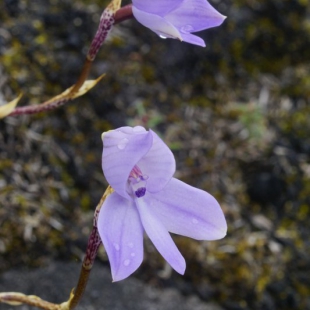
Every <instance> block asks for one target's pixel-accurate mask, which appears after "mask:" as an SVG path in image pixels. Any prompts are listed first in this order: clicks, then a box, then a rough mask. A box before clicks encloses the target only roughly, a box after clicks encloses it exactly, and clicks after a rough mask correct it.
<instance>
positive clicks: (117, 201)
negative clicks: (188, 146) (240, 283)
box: [97, 126, 227, 281]
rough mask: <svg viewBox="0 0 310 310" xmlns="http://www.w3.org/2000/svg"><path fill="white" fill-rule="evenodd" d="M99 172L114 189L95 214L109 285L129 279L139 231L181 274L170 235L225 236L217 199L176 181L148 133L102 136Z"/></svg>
mask: <svg viewBox="0 0 310 310" xmlns="http://www.w3.org/2000/svg"><path fill="white" fill-rule="evenodd" d="M102 168H103V172H104V175H105V177H106V179H107V181H108V182H109V184H110V185H111V187H112V188H113V189H114V192H113V193H112V194H111V195H109V196H108V197H107V198H106V200H105V202H104V203H103V205H102V207H101V209H100V211H99V216H98V222H97V224H98V231H99V234H100V237H101V240H102V243H103V245H104V247H105V249H106V252H107V254H108V257H109V260H110V265H111V269H112V277H113V281H120V280H122V279H125V278H127V277H128V276H129V275H131V274H132V273H133V272H134V271H135V270H136V269H137V268H138V267H139V266H140V264H141V263H142V260H143V232H144V231H145V232H146V234H147V235H148V237H149V238H150V239H151V240H152V242H153V244H154V245H155V247H156V248H157V250H158V251H159V252H160V253H161V255H162V256H163V257H164V258H165V259H166V261H167V262H168V263H169V264H170V265H171V267H172V268H173V269H175V270H176V271H177V272H178V273H180V274H184V272H185V267H186V265H185V260H184V258H183V256H182V255H181V253H180V252H179V250H178V249H177V247H176V245H175V243H174V242H173V240H172V238H171V236H170V234H169V232H171V233H175V234H179V235H183V236H187V237H190V238H193V239H197V240H216V239H221V238H223V237H224V236H225V235H226V230H227V225H226V221H225V218H224V215H223V212H222V210H221V208H220V206H219V204H218V203H217V201H216V200H215V199H214V198H213V197H212V196H211V195H210V194H208V193H207V192H204V191H202V190H199V189H197V188H194V187H191V186H189V185H187V184H185V183H183V182H181V181H179V180H177V179H175V178H172V176H173V174H174V172H175V159H174V156H173V154H172V152H171V151H170V149H169V148H168V147H167V145H166V144H165V143H164V142H163V141H162V140H161V139H160V138H159V137H158V135H157V134H156V133H154V132H153V131H152V130H150V131H146V130H145V129H144V128H143V127H141V126H137V127H134V128H132V127H121V128H119V129H116V130H112V131H108V132H106V133H104V134H103V154H102Z"/></svg>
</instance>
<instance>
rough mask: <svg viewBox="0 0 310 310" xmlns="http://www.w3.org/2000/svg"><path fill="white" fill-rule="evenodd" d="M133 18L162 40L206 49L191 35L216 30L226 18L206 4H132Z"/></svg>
mask: <svg viewBox="0 0 310 310" xmlns="http://www.w3.org/2000/svg"><path fill="white" fill-rule="evenodd" d="M132 3H133V6H132V12H133V15H134V17H135V18H136V19H137V20H138V22H140V23H141V24H142V25H143V26H145V27H147V28H150V29H151V30H153V31H154V32H156V33H157V34H158V35H159V36H160V37H162V38H173V39H179V40H181V41H185V42H188V43H191V44H195V45H200V46H203V47H205V46H206V45H205V42H204V40H202V39H201V38H200V37H197V36H195V35H193V34H192V32H197V31H201V30H204V29H208V28H212V27H216V26H219V25H221V24H222V22H223V21H224V19H225V18H226V17H225V16H223V15H222V14H220V13H219V12H218V11H216V10H215V9H214V8H213V7H212V6H211V5H210V4H209V3H208V2H207V1H206V0H156V1H154V0H132Z"/></svg>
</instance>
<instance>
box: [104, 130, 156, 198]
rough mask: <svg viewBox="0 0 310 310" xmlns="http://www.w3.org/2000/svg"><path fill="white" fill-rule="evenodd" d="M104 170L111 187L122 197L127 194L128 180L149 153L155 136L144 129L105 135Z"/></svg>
mask: <svg viewBox="0 0 310 310" xmlns="http://www.w3.org/2000/svg"><path fill="white" fill-rule="evenodd" d="M102 140H103V152H102V169H103V173H104V175H105V177H106V179H107V181H108V183H109V184H110V185H111V187H112V188H113V189H114V190H115V191H116V192H117V193H118V194H119V195H121V196H122V197H124V198H127V199H131V198H130V196H129V195H128V193H127V180H128V177H129V174H130V172H131V170H132V169H133V167H134V166H135V165H136V163H137V162H138V161H139V160H140V159H141V158H142V157H143V156H144V155H145V154H146V153H147V152H148V151H149V149H150V148H151V147H152V144H153V135H152V133H151V132H148V131H146V130H145V129H144V128H143V127H140V126H137V127H134V128H131V127H122V128H119V129H117V130H111V131H108V132H106V133H104V134H103V139H102Z"/></svg>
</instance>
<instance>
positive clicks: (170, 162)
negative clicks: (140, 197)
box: [137, 130, 175, 193]
mask: <svg viewBox="0 0 310 310" xmlns="http://www.w3.org/2000/svg"><path fill="white" fill-rule="evenodd" d="M150 132H151V134H152V136H153V145H152V147H151V148H150V150H149V151H148V153H147V154H146V155H145V156H143V157H142V158H141V159H140V161H139V162H138V163H137V165H138V166H139V168H140V169H141V171H142V173H143V174H145V175H147V176H148V179H147V183H146V189H147V191H149V192H152V193H154V192H158V191H160V190H162V189H163V188H164V187H165V186H166V184H167V183H168V182H169V181H170V180H171V178H172V176H173V174H174V173H175V159H174V156H173V154H172V152H171V150H170V149H169V148H168V146H167V145H166V144H165V143H164V142H163V141H162V140H161V139H160V138H159V137H158V135H157V134H156V133H155V132H154V131H152V130H150Z"/></svg>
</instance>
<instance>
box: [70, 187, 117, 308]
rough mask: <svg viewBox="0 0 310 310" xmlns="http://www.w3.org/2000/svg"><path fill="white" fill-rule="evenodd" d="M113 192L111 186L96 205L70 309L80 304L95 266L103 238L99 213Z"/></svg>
mask: <svg viewBox="0 0 310 310" xmlns="http://www.w3.org/2000/svg"><path fill="white" fill-rule="evenodd" d="M112 192H113V189H112V188H111V187H110V186H109V187H108V188H107V189H106V191H105V193H104V194H103V196H102V197H101V199H100V201H99V203H98V205H97V207H96V210H95V214H94V221H93V229H92V232H91V234H90V236H89V239H88V243H87V249H86V254H85V257H84V260H83V264H82V268H81V272H80V278H79V281H78V284H77V286H76V289H75V290H74V296H73V297H72V298H70V300H69V302H68V309H69V310H72V309H74V308H75V307H76V306H77V305H78V303H79V302H80V300H81V298H82V296H83V293H84V291H85V288H86V285H87V282H88V278H89V274H90V271H91V269H92V267H93V264H94V261H95V258H96V256H97V253H98V249H99V247H100V245H101V239H100V236H99V234H98V230H97V219H98V215H99V210H100V208H101V207H102V204H103V203H104V201H105V199H106V198H107V197H108V195H110V194H111V193H112Z"/></svg>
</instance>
